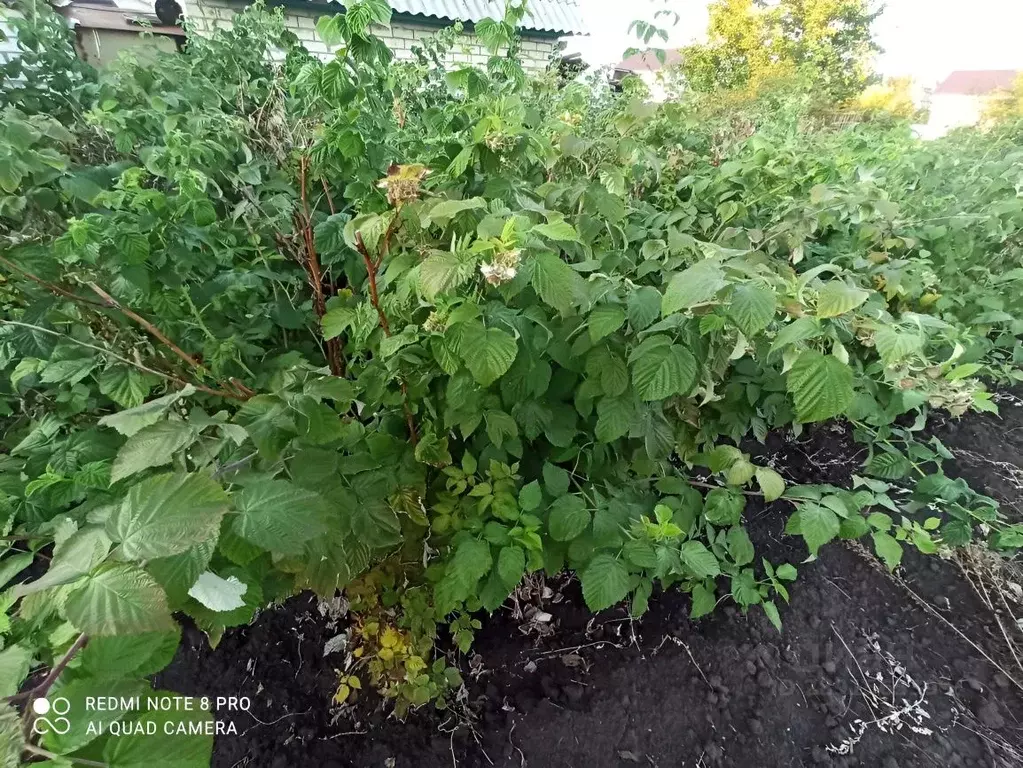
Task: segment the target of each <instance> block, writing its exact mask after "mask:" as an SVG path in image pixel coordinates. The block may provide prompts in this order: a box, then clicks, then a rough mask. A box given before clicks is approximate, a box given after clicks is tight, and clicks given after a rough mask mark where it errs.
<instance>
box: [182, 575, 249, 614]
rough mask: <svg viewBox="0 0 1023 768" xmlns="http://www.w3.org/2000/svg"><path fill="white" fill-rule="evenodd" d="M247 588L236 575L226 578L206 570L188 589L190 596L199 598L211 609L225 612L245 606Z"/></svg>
mask: <svg viewBox="0 0 1023 768" xmlns="http://www.w3.org/2000/svg"><path fill="white" fill-rule="evenodd" d="M247 589H248V586H247V585H245V584H242V582H240V581H239V580H238V578H237V577H236V576H228V577H227V578H226V579H224V578H221V577H220V576H218V575H217V574H215V573H213V572H212V571H204V572H203V573H200V574H199V578H198V579H197V580H196V582H195V584H193V585H192V587H191V588H190V589H189V590H188V596H189V597H192V598H194V599H196V600H198V601H199V602H200V603H202V604H203V605H205V606H206V607H207V608H209V609H210V610H211V611H215V612H217V613H223V612H225V611H233V610H236V609H238V608H241V607H242V606H244V605H245V601H244V600H243V599H242V595H244V594H245V592H246V590H247Z"/></svg>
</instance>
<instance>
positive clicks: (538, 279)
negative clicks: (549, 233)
mask: <svg viewBox="0 0 1023 768" xmlns="http://www.w3.org/2000/svg"><path fill="white" fill-rule="evenodd" d="M531 264H532V270H533V274H532V284H533V290H535V291H536V294H537V295H538V296H539V297H540V300H541V301H543V303H544V304H546V305H547V306H549V307H553V308H554V309H556V310H557V311H558V312H559V313H561V314H562V315H566V314H568V312H569V310H571V309H572V307H573V306H575V304H576V301H577V297H578V295H579V292H580V289H581V285H582V278H581V277H580V276H579V274H578V273H577V272H576V271H575V270H574V269H572V268H571V267H570V266H568V264H566V263H565V262H564V261H562V260H561V259H560V258H558V256H557V255H556V254H553V253H547V252H544V253H541V254H539V255H538V256H537V257H536V258H535V259H533V261H532V262H531Z"/></svg>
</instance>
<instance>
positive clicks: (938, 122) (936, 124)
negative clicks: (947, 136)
mask: <svg viewBox="0 0 1023 768" xmlns="http://www.w3.org/2000/svg"><path fill="white" fill-rule="evenodd" d="M987 101H988V99H987V97H986V96H970V95H966V94H958V93H936V94H934V95H932V96H931V113H930V118H929V120H928V122H927V128H928V132H929V133H931V134H935V135H939V136H940V135H942V134H944V133H945V132H947V131H950V130H952V129H953V128H958V127H960V126H964V125H976V124H977V123H978V122H980V118H981V116H982V115H983V113H984V109H985V108H986V107H987Z"/></svg>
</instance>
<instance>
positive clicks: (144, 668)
mask: <svg viewBox="0 0 1023 768" xmlns="http://www.w3.org/2000/svg"><path fill="white" fill-rule="evenodd" d="M180 642H181V629H180V628H179V627H177V626H175V627H174V628H173V629H170V630H167V631H165V632H144V633H142V634H138V635H114V636H109V637H92V638H89V642H88V644H87V645H86V646H85V649H84V650H83V651H82V652H81V654H80V655H79V658H80V659H81V666H80V667H79V669H80V670H81V672H82V674H83V675H85V676H86V677H88V678H97V679H108V680H113V679H118V678H139V677H148V676H149V675H153V674H156V673H157V672H159V671H160V670H161V669H163V668H164V667H166V666H167V665H168V664H170V662H171V660H172V659H173V658H174V654H175V652H176V651H177V650H178V644H179V643H180Z"/></svg>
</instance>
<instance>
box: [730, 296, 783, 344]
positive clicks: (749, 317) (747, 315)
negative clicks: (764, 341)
mask: <svg viewBox="0 0 1023 768" xmlns="http://www.w3.org/2000/svg"><path fill="white" fill-rule="evenodd" d="M775 306H776V303H775V296H774V291H772V290H770V289H768V288H765V287H762V286H759V285H755V284H752V283H751V284H746V285H740V286H739V287H738V288H736V289H735V292H734V293H733V294H732V301H731V304H729V306H728V316H729V317H731V319H732V322H733V323H735V324H736V326H738V328H739V330H740V331H742V332H743V334H744V335H745V336H746V338H747V339H752V338H753V337H754V336H756V335H757V334H758V333H760V332H761V331H762V330H764V329H765V328H766V327H767V326H768V325H770V323H771V321H772V320H773V319H774V311H775Z"/></svg>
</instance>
